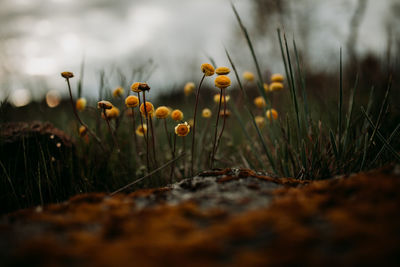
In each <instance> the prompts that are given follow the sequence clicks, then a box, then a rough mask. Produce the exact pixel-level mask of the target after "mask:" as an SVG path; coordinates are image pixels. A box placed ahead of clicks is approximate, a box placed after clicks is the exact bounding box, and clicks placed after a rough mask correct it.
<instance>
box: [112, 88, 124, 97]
mask: <svg viewBox="0 0 400 267" xmlns="http://www.w3.org/2000/svg"><path fill="white" fill-rule="evenodd" d="M123 94H124V89H123V88H122V87H118V88H115V90H114V91H113V97H122V95H123Z"/></svg>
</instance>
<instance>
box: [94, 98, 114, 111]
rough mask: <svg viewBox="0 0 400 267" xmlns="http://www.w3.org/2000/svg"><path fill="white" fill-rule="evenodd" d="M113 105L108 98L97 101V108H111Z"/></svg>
mask: <svg viewBox="0 0 400 267" xmlns="http://www.w3.org/2000/svg"><path fill="white" fill-rule="evenodd" d="M112 107H113V105H112V104H111V102H109V101H107V100H101V101H99V102H97V108H104V109H111V108H112Z"/></svg>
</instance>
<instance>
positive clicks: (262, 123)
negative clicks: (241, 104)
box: [254, 116, 265, 128]
mask: <svg viewBox="0 0 400 267" xmlns="http://www.w3.org/2000/svg"><path fill="white" fill-rule="evenodd" d="M254 121H255V122H256V124H257V127H258V128H263V127H264V126H265V118H264V117H262V116H256V117H255V118H254Z"/></svg>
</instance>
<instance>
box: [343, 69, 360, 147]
mask: <svg viewBox="0 0 400 267" xmlns="http://www.w3.org/2000/svg"><path fill="white" fill-rule="evenodd" d="M357 85H358V74H357V75H356V80H355V82H354V87H353V88H352V89H351V92H350V99H349V109H348V111H347V121H346V129H345V130H344V134H345V136H344V142H343V148H346V147H347V143H348V140H349V134H350V133H349V132H350V122H351V117H352V115H353V106H354V95H355V92H356V89H357Z"/></svg>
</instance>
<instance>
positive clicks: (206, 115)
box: [201, 108, 212, 118]
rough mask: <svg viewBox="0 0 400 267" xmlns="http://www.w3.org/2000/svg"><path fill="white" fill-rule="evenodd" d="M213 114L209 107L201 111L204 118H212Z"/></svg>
mask: <svg viewBox="0 0 400 267" xmlns="http://www.w3.org/2000/svg"><path fill="white" fill-rule="evenodd" d="M211 115H212V112H211V110H210V109H209V108H205V109H203V111H202V112H201V116H202V117H203V118H210V117H211Z"/></svg>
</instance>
